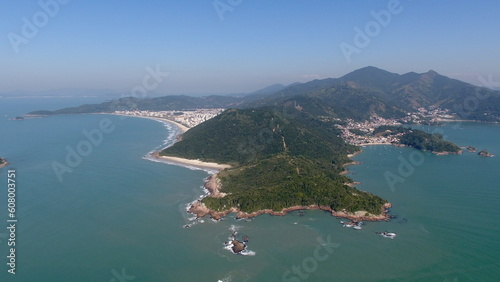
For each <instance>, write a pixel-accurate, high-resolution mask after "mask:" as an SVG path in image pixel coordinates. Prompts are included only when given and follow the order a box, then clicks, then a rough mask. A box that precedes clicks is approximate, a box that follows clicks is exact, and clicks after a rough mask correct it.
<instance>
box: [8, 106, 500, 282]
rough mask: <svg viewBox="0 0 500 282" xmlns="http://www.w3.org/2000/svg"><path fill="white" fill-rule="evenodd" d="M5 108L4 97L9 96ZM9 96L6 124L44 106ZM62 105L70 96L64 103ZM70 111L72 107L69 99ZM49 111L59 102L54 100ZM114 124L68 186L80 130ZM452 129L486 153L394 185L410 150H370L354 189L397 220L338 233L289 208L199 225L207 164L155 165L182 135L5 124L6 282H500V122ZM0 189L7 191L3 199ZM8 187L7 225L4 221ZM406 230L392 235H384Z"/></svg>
mask: <svg viewBox="0 0 500 282" xmlns="http://www.w3.org/2000/svg"><path fill="white" fill-rule="evenodd" d="M4 100H5V99H4ZM4 100H2V104H1V105H0V109H1V110H2V115H5V114H7V115H9V116H10V117H12V116H15V115H19V114H23V113H25V112H27V111H29V110H36V109H39V108H40V106H39V105H37V104H36V103H35V102H33V104H31V105H29V103H28V102H25V103H17V102H16V103H14V102H11V101H4ZM9 103H10V104H9ZM60 103H61V105H62V102H60ZM64 103H68V104H70V103H69V101H64ZM48 104H50V105H51V106H53V107H54V108H58V106H57V104H54V103H48ZM103 119H109V120H110V121H111V124H112V125H113V126H114V130H113V131H112V132H110V133H105V134H103V139H102V142H101V143H99V144H98V145H94V146H93V147H92V150H91V152H90V153H89V154H88V155H86V156H82V161H81V163H80V164H78V165H77V166H75V167H71V168H72V172H68V173H64V174H63V181H62V182H59V180H58V178H57V175H56V173H55V172H54V169H53V168H52V164H53V162H54V161H56V162H59V163H61V164H66V157H67V154H68V151H67V149H66V148H67V146H69V147H71V148H73V149H75V150H76V149H77V146H78V144H79V143H80V142H81V141H82V140H86V139H85V138H86V137H85V136H84V135H83V134H82V130H88V131H90V130H92V129H96V128H99V123H100V122H101V121H102V120H103ZM454 125H455V124H448V125H445V126H442V127H422V128H423V129H425V130H427V131H429V132H433V131H435V130H440V131H444V135H445V136H446V138H447V139H448V140H451V141H453V142H455V143H457V144H458V145H459V146H467V145H472V146H474V147H476V148H478V150H481V149H487V150H488V151H489V152H490V153H493V154H494V155H496V156H495V157H493V158H484V157H479V156H477V155H476V154H474V153H468V152H464V153H463V154H462V155H448V156H436V155H433V154H430V153H423V154H422V155H421V156H423V157H422V159H421V162H415V164H418V165H413V170H409V171H411V173H410V172H409V171H405V172H408V173H407V174H406V173H405V175H404V177H403V176H402V178H403V180H404V181H402V182H397V183H395V184H394V185H393V187H392V188H391V187H390V185H389V184H388V183H387V181H386V178H385V175H387V172H390V173H394V174H396V175H399V174H400V172H399V171H398V169H399V166H400V164H401V162H402V161H401V159H404V160H410V156H412V153H413V154H414V153H415V150H413V149H410V148H398V147H392V146H367V147H364V148H363V151H364V152H363V153H361V154H359V155H357V156H355V157H354V160H356V161H359V162H360V164H359V165H353V166H349V167H348V169H349V173H348V174H347V176H349V177H352V178H353V179H354V180H355V181H359V182H361V184H359V185H357V187H358V189H361V190H366V191H369V192H372V193H374V194H377V195H379V196H381V197H383V198H385V199H387V200H388V201H390V202H391V203H392V204H393V208H392V209H391V214H393V215H398V217H397V218H396V219H393V220H392V221H391V222H367V223H366V224H365V225H364V226H363V228H362V229H361V230H354V229H352V228H345V227H342V225H341V224H340V221H341V220H342V219H336V218H335V217H332V216H331V215H330V214H329V213H327V212H322V211H305V212H304V214H303V216H301V215H300V214H299V212H292V213H290V214H289V215H287V216H269V215H261V216H258V217H256V218H253V219H249V220H235V219H234V215H230V216H228V217H227V218H225V219H224V220H222V221H219V222H214V221H212V220H210V219H207V218H205V219H203V222H200V223H198V224H194V225H193V226H192V227H190V228H183V226H184V225H185V224H189V223H192V221H190V220H189V218H191V217H192V215H190V214H187V213H186V212H185V208H186V204H187V203H189V202H191V201H193V200H195V199H197V198H198V197H199V196H200V195H202V194H203V190H202V185H203V182H204V178H206V177H208V176H209V174H208V173H207V172H205V171H202V170H191V169H188V168H184V167H178V166H173V165H168V164H164V163H159V162H152V161H150V160H147V159H144V156H146V155H147V154H148V153H149V152H151V151H152V150H155V149H158V148H159V147H161V146H163V145H164V144H165V143H168V142H173V141H174V139H173V138H172V135H171V134H170V131H171V130H173V127H169V126H168V125H164V124H162V123H159V122H156V121H153V120H148V119H140V118H132V117H130V118H129V117H127V118H123V117H120V116H113V115H74V116H56V117H50V118H43V119H29V120H24V121H10V120H8V119H7V117H3V118H2V119H1V120H0V134H1V135H2V142H1V143H0V154H2V157H6V158H7V159H8V161H9V162H10V163H11V164H10V165H9V166H8V167H7V168H3V169H0V181H1V183H5V182H6V178H7V176H6V174H7V169H16V173H17V180H18V191H17V198H16V199H17V204H18V210H17V215H18V223H17V229H16V234H17V237H16V239H17V240H18V241H17V242H18V244H17V245H16V248H17V253H16V255H17V271H16V272H17V273H16V275H11V274H8V273H7V268H6V267H5V266H6V262H7V259H6V256H7V255H8V246H7V241H6V235H7V232H6V229H5V227H4V228H2V229H0V241H1V242H0V258H1V259H0V262H1V263H3V265H4V267H3V270H1V271H0V281H110V280H111V279H113V278H114V279H116V281H120V280H119V279H118V277H117V275H118V276H120V275H124V274H126V276H127V279H128V280H126V281H218V280H222V281H303V280H306V281H332V280H333V281H495V279H497V277H498V276H500V271H499V270H498V269H500V265H499V263H498V261H500V245H499V244H498V234H499V232H500V219H499V218H500V211H499V210H498V205H499V204H500V189H499V187H498V183H499V180H500V179H499V178H500V176H499V174H498V172H499V171H500V143H499V142H498V141H499V140H500V126H498V125H495V124H478V123H463V124H460V126H458V127H456V128H455V126H454ZM1 191H3V192H1ZM6 204H7V193H6V186H5V185H4V186H3V188H1V190H0V222H3V223H1V224H2V225H3V226H7V224H6V220H7V210H6V208H5V207H6ZM235 228H236V229H237V232H238V234H237V236H238V238H242V236H244V235H247V236H248V237H249V242H248V249H249V250H250V251H252V254H253V255H247V256H242V255H235V254H233V253H232V252H231V251H229V250H227V248H225V242H227V241H228V238H229V237H231V234H232V230H234V229H235ZM381 231H390V232H395V233H397V236H396V238H394V239H392V240H391V239H388V238H383V237H382V236H379V235H377V234H375V232H381Z"/></svg>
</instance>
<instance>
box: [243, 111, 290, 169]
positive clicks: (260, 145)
mask: <svg viewBox="0 0 500 282" xmlns="http://www.w3.org/2000/svg"><path fill="white" fill-rule="evenodd" d="M292 103H293V102H292ZM288 108H290V105H285V107H283V111H282V112H280V111H278V110H274V111H273V114H274V115H275V116H278V117H280V118H281V120H282V123H283V124H289V123H290V121H289V120H290V119H293V118H294V117H293V115H291V114H289V113H288V112H287V109H288ZM281 132H282V127H280V126H279V123H277V122H276V119H275V118H272V119H271V120H270V121H269V125H268V126H267V127H265V128H262V129H260V130H259V132H258V133H257V135H256V136H250V137H248V138H247V140H246V141H244V142H242V143H240V144H239V145H238V148H237V151H238V153H240V154H243V155H248V157H247V161H250V162H251V161H253V160H254V159H255V158H256V157H257V153H258V152H261V151H263V150H265V149H266V147H267V146H269V145H270V144H271V143H272V142H273V140H274V137H275V135H278V134H280V133H281ZM283 146H284V149H286V148H285V146H286V143H285V141H284V140H283Z"/></svg>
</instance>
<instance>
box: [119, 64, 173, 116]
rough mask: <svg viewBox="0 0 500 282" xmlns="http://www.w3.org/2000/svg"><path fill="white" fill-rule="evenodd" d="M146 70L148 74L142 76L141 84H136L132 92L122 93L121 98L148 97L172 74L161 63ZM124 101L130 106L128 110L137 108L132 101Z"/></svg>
mask: <svg viewBox="0 0 500 282" xmlns="http://www.w3.org/2000/svg"><path fill="white" fill-rule="evenodd" d="M145 70H146V75H144V77H143V78H142V83H141V84H140V85H136V86H134V87H133V88H132V89H131V90H130V94H126V93H123V94H121V97H120V99H121V98H128V97H132V98H146V97H148V96H149V95H148V94H149V92H150V91H153V90H155V89H156V88H158V87H159V86H160V84H161V83H163V81H164V80H165V79H166V78H167V77H168V76H169V75H170V73H169V72H164V71H162V70H161V66H160V65H156V66H155V68H154V69H153V68H152V67H151V66H147V67H146V68H145ZM122 102H123V101H122ZM124 102H125V104H126V105H127V107H128V108H127V110H136V109H137V106H136V105H135V104H133V103H132V102H131V101H129V100H126V101H124ZM112 107H115V109H116V110H123V109H121V108H120V107H119V106H118V105H116V104H113V105H112ZM121 118H122V119H123V118H125V117H124V116H122V117H121Z"/></svg>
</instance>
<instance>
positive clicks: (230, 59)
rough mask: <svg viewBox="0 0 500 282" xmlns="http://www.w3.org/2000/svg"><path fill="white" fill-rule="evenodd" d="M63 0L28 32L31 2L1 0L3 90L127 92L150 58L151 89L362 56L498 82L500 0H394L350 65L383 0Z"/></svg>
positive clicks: (219, 84)
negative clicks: (349, 49)
mask: <svg viewBox="0 0 500 282" xmlns="http://www.w3.org/2000/svg"><path fill="white" fill-rule="evenodd" d="M51 1H57V0H41V2H43V3H45V2H47V3H48V2H51ZM59 1H61V2H63V1H62V0H59ZM65 1H67V2H68V3H67V4H60V5H59V11H57V12H56V13H54V15H53V16H50V15H48V16H47V19H48V22H47V23H46V25H43V26H41V27H40V28H39V30H38V32H36V33H35V34H34V35H33V34H28V35H29V36H31V38H26V37H24V36H23V30H22V29H23V26H24V25H25V23H24V22H23V17H25V18H26V19H28V21H29V22H31V23H34V20H36V19H37V18H36V15H38V23H39V24H40V23H42V24H43V20H44V16H43V13H45V12H43V9H42V8H41V7H40V6H39V4H38V1H14V0H9V1H1V2H0V19H1V23H2V24H1V25H0V35H1V37H0V38H1V39H0V54H1V57H0V92H8V91H13V90H28V91H36V90H47V89H59V88H82V87H83V88H91V89H113V90H119V91H127V90H130V89H132V88H133V87H134V86H137V85H141V84H142V81H143V78H144V77H145V76H146V75H147V71H146V70H145V68H146V67H147V66H151V67H153V68H155V67H156V66H159V67H160V69H161V70H162V71H163V72H169V74H170V75H169V76H168V77H167V78H165V79H164V81H163V82H162V83H161V84H159V85H158V87H157V88H155V90H154V91H155V92H160V93H165V94H171V93H237V92H248V91H253V90H256V89H259V88H262V87H265V86H268V85H270V84H274V83H282V84H289V83H292V82H296V81H299V82H305V81H308V80H312V79H314V78H327V77H339V76H342V75H344V74H346V73H348V72H350V71H353V70H355V69H358V68H361V67H365V66H368V65H372V66H376V67H379V68H382V69H386V70H388V71H391V72H396V73H405V72H409V71H416V72H419V73H420V72H426V71H428V70H430V69H433V70H435V71H437V72H439V73H441V74H444V75H447V76H450V77H453V78H457V79H461V80H465V81H468V82H471V83H475V84H477V83H478V81H477V79H476V76H477V75H478V74H480V75H483V76H487V75H489V74H492V75H493V77H494V78H496V80H500V67H499V66H500V36H498V34H499V31H500V16H499V12H500V1H459V0H453V1H452V0H447V1H430V0H429V1H416V0H413V1H409V0H401V1H399V2H400V6H401V7H402V11H401V12H400V13H398V14H392V15H391V20H390V22H389V23H388V24H387V25H386V26H380V30H378V31H377V30H373V33H375V35H373V37H371V38H370V42H369V43H368V44H365V45H366V46H362V48H358V49H359V54H357V53H355V54H352V56H351V61H350V62H348V61H347V60H346V58H345V56H344V54H343V52H342V51H341V48H340V47H339V46H340V44H341V43H342V42H345V43H347V44H350V45H352V46H354V47H356V45H355V42H354V37H355V34H356V32H355V28H356V27H359V28H360V29H362V30H364V29H365V27H366V25H367V24H368V23H370V21H373V20H374V18H373V16H372V15H371V11H376V12H378V11H380V10H387V6H388V3H389V2H390V1H389V0H383V1H347V0H346V1H331V0H317V1H306V0H302V1H298V0H274V1H270V0H240V1H238V0H220V1H219V2H220V3H229V4H228V5H231V4H230V3H233V4H237V5H236V6H234V7H231V8H232V10H231V11H226V12H225V13H223V14H222V16H223V19H221V18H220V17H219V15H218V13H217V11H216V8H215V7H214V2H215V1H213V0H197V1H184V0H178V1H168V0H163V1H161V0H157V1H153V0H143V1H139V0H136V1H126V0H120V1H118V0H109V1H108V0H101V1H97V0H88V1H82V0H65ZM238 2H241V3H238ZM34 16H35V19H34ZM12 33H14V34H16V35H17V36H22V37H23V38H25V39H24V40H26V41H27V42H26V41H24V42H22V43H19V41H16V42H17V44H18V45H17V49H18V51H19V52H18V53H16V52H15V50H14V49H15V48H13V44H11V41H12ZM9 34H10V36H9ZM16 38H17V40H18V39H19V37H16Z"/></svg>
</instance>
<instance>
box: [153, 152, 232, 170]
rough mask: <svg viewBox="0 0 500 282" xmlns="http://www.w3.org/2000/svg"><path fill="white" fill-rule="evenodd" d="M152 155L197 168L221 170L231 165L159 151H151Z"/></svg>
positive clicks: (169, 161)
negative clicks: (185, 157) (174, 155)
mask: <svg viewBox="0 0 500 282" xmlns="http://www.w3.org/2000/svg"><path fill="white" fill-rule="evenodd" d="M152 156H153V157H155V158H157V159H161V160H164V161H166V162H168V163H172V164H177V165H187V166H193V167H197V168H201V169H213V170H223V169H226V168H230V167H231V166H230V165H228V164H218V163H211V162H203V161H200V160H190V159H183V158H178V157H170V156H160V154H159V152H154V153H152Z"/></svg>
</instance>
